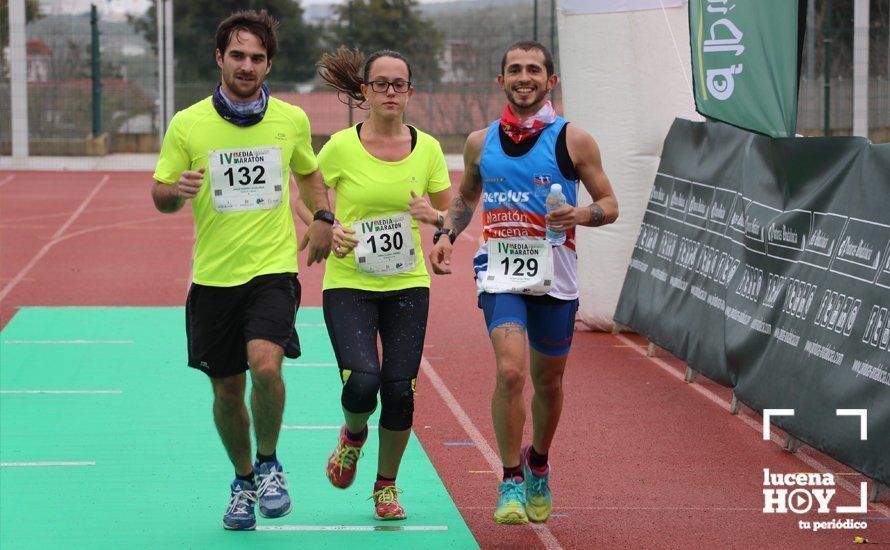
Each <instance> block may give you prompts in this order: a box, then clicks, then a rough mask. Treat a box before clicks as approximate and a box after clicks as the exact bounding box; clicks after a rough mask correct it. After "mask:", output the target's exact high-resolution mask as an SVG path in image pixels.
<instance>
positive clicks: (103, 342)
mask: <svg viewBox="0 0 890 550" xmlns="http://www.w3.org/2000/svg"><path fill="white" fill-rule="evenodd" d="M3 343H4V344H21V345H35V344H40V345H44V344H46V345H64V346H69V345H76V346H81V345H87V346H92V345H108V344H111V345H122V344H135V343H136V342H135V341H134V340H3Z"/></svg>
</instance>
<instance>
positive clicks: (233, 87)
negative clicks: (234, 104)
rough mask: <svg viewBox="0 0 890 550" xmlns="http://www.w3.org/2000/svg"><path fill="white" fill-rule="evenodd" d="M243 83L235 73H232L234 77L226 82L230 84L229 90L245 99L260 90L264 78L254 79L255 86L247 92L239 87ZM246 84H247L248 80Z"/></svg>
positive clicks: (239, 97)
mask: <svg viewBox="0 0 890 550" xmlns="http://www.w3.org/2000/svg"><path fill="white" fill-rule="evenodd" d="M241 83H242V81H240V80H238V78H237V77H235V75H232V77H231V78H230V79H229V80H228V81H227V82H226V85H227V86H228V88H229V90H230V91H231V92H232V93H233V94H235V95H236V96H237V97H238V99H244V100H246V99H249V98H250V97H252V96H253V95H255V94H256V93H257V92H258V91H259V89H260V88H262V87H263V79H261V78H257V79H255V80H254V81H253V83H254V84H255V86H253V87H252V88H250V90H249V91H247V92H242V91H241V90H242V89H243V88H240V87H239V85H241ZM244 84H246V82H245V83H244Z"/></svg>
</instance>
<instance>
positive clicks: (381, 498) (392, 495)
mask: <svg viewBox="0 0 890 550" xmlns="http://www.w3.org/2000/svg"><path fill="white" fill-rule="evenodd" d="M401 492H402V490H401V489H399V488H398V487H396V486H395V485H385V486H383V487H381V488H380V489H378V490H377V491H374V494H373V495H371V496H369V497H368V500H371V499H374V502H375V503H378V504H392V503H393V502H396V500H397V499H398V494H399V493H401Z"/></svg>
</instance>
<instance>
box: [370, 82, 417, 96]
mask: <svg viewBox="0 0 890 550" xmlns="http://www.w3.org/2000/svg"><path fill="white" fill-rule="evenodd" d="M370 84H371V89H372V90H373V91H375V92H377V93H378V94H385V93H386V92H387V91H388V90H389V87H390V86H392V89H393V91H394V92H396V93H398V94H404V93H407V92H408V88H410V87H411V81H410V80H396V81H395V82H387V81H385V80H372V81H371V82H370Z"/></svg>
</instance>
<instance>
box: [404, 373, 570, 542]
mask: <svg viewBox="0 0 890 550" xmlns="http://www.w3.org/2000/svg"><path fill="white" fill-rule="evenodd" d="M420 368H421V370H423V373H424V374H426V376H427V378H429V379H430V383H432V385H433V387H434V388H435V389H436V391H437V392H438V393H439V397H441V398H442V401H444V402H445V405H447V406H448V408H449V409H450V410H451V414H453V415H454V417H455V418H456V419H457V421H458V423H459V424H460V425H461V427H463V429H464V431H465V432H466V433H467V435H468V436H469V437H470V440H472V441H473V443H474V444H475V446H476V448H477V449H479V452H480V453H482V456H483V457H484V458H485V461H486V462H488V465H489V466H490V467H491V469H492V470H494V472H495V474H494V475H495V476H496V477H497V478H498V479H500V476H499V475H498V474H497V472H500V471H501V468H502V464H501V459H500V457H498V454H497V453H496V452H495V451H494V449H492V448H491V445H489V444H488V441H486V440H485V437H484V436H483V435H482V432H480V431H479V428H477V427H476V425H475V424H473V421H472V420H471V419H470V417H469V415H467V413H466V411H464V409H463V407H461V406H460V403H458V401H457V399H455V398H454V395H453V394H452V393H451V390H449V389H448V386H446V385H445V382H443V381H442V379H441V378H439V375H438V374H437V373H436V369H434V368H433V366H432V365H431V364H430V362H429V361H427V358H426V357H422V358H421V360H420ZM493 497H494V494H492V498H493ZM531 527H532V530H533V531H534V532H535V534H536V535H537V536H538V539H540V540H541V543H542V544H543V545H544V548H547V549H553V550H556V549H560V550H561V549H562V546H561V545H560V544H559V541H558V540H557V539H556V537H555V536H554V535H553V533H552V532H551V531H550V529H549V528H547V526H546V525H543V524H540V525H536V524H531Z"/></svg>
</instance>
